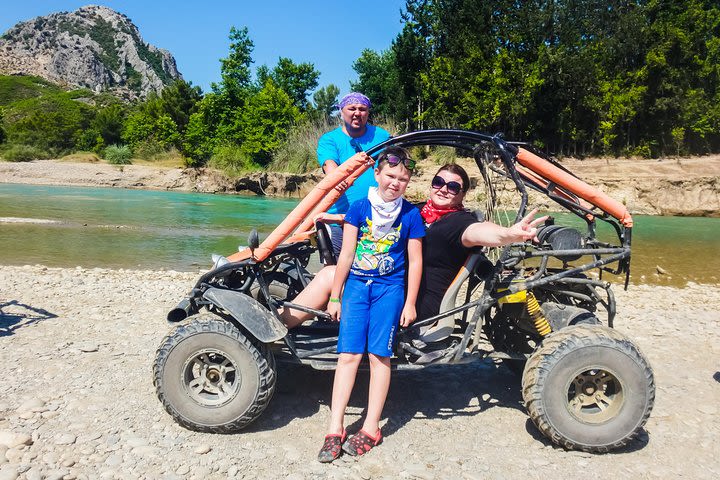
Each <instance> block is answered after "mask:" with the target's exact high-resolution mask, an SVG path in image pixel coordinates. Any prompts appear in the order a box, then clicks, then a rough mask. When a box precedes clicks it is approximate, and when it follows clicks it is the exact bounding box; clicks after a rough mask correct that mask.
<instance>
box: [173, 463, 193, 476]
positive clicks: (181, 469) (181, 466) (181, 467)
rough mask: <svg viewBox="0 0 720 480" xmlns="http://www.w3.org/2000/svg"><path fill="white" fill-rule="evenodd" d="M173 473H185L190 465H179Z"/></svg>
mask: <svg viewBox="0 0 720 480" xmlns="http://www.w3.org/2000/svg"><path fill="white" fill-rule="evenodd" d="M175 473H177V474H178V475H187V474H188V473H190V467H188V466H187V465H180V466H179V467H178V468H177V470H175Z"/></svg>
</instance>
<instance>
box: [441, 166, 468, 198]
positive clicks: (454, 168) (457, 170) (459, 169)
mask: <svg viewBox="0 0 720 480" xmlns="http://www.w3.org/2000/svg"><path fill="white" fill-rule="evenodd" d="M440 172H450V173H454V174H455V175H457V176H458V177H460V178H461V179H462V191H463V192H467V191H468V189H469V188H470V177H469V176H468V174H467V172H466V171H465V169H464V168H463V167H461V166H460V165H458V164H457V163H446V164H445V165H443V166H442V167H440V168H439V169H438V171H437V172H436V173H435V175H437V174H438V173H440Z"/></svg>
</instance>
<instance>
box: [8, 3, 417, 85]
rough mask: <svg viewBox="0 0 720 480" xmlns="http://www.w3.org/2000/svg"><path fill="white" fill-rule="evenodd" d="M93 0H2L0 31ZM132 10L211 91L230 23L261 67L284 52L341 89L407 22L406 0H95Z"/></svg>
mask: <svg viewBox="0 0 720 480" xmlns="http://www.w3.org/2000/svg"><path fill="white" fill-rule="evenodd" d="M91 3H93V2H91V1H85V2H82V1H72V0H65V1H60V0H58V1H54V0H22V1H17V0H0V32H5V31H6V30H7V29H9V28H10V27H12V26H13V25H15V24H16V23H18V22H20V21H24V20H29V19H31V18H33V17H37V16H39V15H47V14H49V13H53V12H59V11H72V10H76V9H77V8H79V7H81V6H83V5H88V4H91ZM95 3H96V4H100V5H105V6H107V7H110V8H112V9H114V10H117V11H118V12H120V13H124V14H125V15H127V16H128V17H130V19H131V20H132V21H133V23H135V25H137V27H138V28H139V29H140V33H141V35H142V36H143V39H144V40H145V42H147V43H150V44H153V45H155V46H157V47H160V48H164V49H166V50H169V51H170V52H171V53H172V54H173V55H174V56H175V60H176V61H177V65H178V69H179V70H180V73H182V75H183V77H184V78H185V80H188V81H191V82H192V83H193V85H199V86H200V87H201V88H202V89H203V91H208V89H209V86H210V83H211V82H217V81H219V79H220V62H219V59H220V58H221V57H225V56H227V54H228V45H229V41H228V34H229V32H230V27H231V26H235V27H238V28H240V27H243V26H246V27H248V30H249V33H250V38H251V39H252V41H253V42H254V43H255V50H254V51H253V60H255V63H254V66H255V67H257V66H259V65H262V64H265V65H268V66H270V67H272V66H274V65H275V64H276V63H277V60H278V58H279V57H281V56H282V57H288V58H290V59H292V60H293V61H294V62H296V63H300V62H309V63H312V64H314V65H315V69H316V70H318V71H319V72H320V74H321V75H320V86H324V85H327V84H329V83H334V84H335V85H337V86H338V87H339V88H340V92H341V94H344V93H347V92H348V91H349V90H350V85H349V82H350V81H351V80H352V81H354V80H357V76H356V74H355V71H354V70H353V69H352V64H353V62H354V61H355V60H356V59H357V58H358V57H359V56H360V53H361V52H362V51H363V49H366V48H369V49H371V50H376V51H381V50H386V49H388V48H389V47H390V44H391V42H392V40H393V39H394V38H395V37H396V35H397V34H398V33H399V32H400V30H401V28H402V24H401V19H400V10H401V8H403V7H404V5H405V1H404V0H366V1H363V2H356V1H347V0H335V1H331V0H322V1H313V0H305V1H301V0H296V1H290V0H280V1H278V0H265V1H262V0H260V1H258V0H235V1H226V0H221V1H214V0H209V1H208V2H187V1H165V0H158V1H155V0H143V1H140V0H117V1H111V0H109V1H104V2H95Z"/></svg>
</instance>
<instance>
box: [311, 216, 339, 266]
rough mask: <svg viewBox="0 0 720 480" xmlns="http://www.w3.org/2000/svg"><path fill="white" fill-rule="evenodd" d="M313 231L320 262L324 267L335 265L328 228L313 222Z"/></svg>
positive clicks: (335, 259)
mask: <svg viewBox="0 0 720 480" xmlns="http://www.w3.org/2000/svg"><path fill="white" fill-rule="evenodd" d="M315 230H316V231H317V243H318V252H319V253H320V260H321V261H322V263H324V264H325V265H336V264H337V258H335V252H334V251H333V247H332V241H331V240H330V230H329V227H328V226H327V225H326V224H325V223H323V222H315Z"/></svg>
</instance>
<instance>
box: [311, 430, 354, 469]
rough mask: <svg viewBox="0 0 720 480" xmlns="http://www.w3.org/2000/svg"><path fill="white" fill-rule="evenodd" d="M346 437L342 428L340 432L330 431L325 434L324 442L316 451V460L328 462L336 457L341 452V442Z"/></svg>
mask: <svg viewBox="0 0 720 480" xmlns="http://www.w3.org/2000/svg"><path fill="white" fill-rule="evenodd" d="M346 438H347V432H345V430H343V432H342V433H340V434H338V433H331V434H330V435H325V442H324V443H323V446H322V448H321V449H320V453H318V462H321V463H330V462H332V461H333V460H335V459H337V458H338V457H339V456H340V454H341V453H342V444H343V442H344V441H345V439H346Z"/></svg>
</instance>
